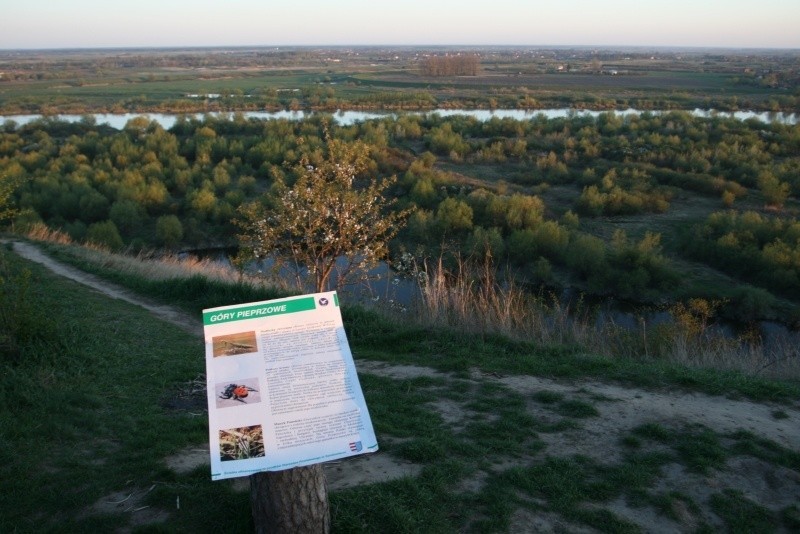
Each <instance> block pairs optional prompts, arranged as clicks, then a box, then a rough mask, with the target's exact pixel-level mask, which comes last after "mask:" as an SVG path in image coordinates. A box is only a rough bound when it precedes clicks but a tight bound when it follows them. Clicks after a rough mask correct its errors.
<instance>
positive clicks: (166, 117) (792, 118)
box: [0, 108, 800, 130]
mask: <svg viewBox="0 0 800 534" xmlns="http://www.w3.org/2000/svg"><path fill="white" fill-rule="evenodd" d="M670 111H679V110H646V111H645V110H639V109H633V108H629V109H624V110H616V111H593V110H579V109H573V108H552V109H532V110H526V109H495V110H488V109H435V110H431V111H426V112H415V111H414V112H404V114H406V115H427V114H433V113H436V114H438V115H440V116H442V117H472V118H474V119H476V120H479V121H482V122H485V121H489V120H491V119H493V118H497V119H513V120H520V121H524V120H531V119H534V118H537V117H544V118H546V119H559V118H568V117H597V116H599V115H601V114H603V113H614V114H616V115H619V116H628V115H641V114H643V113H650V114H653V115H659V114H663V113H668V112H670ZM683 111H686V112H688V113H690V114H691V115H692V116H694V117H702V118H710V117H723V118H733V119H737V120H748V119H755V120H759V121H761V122H764V123H780V124H788V125H795V124H797V122H798V118H800V117H798V115H797V114H796V113H783V112H769V111H730V112H727V111H726V112H723V111H715V110H705V109H694V110H683ZM318 114H320V113H318V112H307V111H288V110H284V111H274V112H272V111H245V112H241V115H242V116H244V117H245V118H247V119H261V120H274V119H286V120H303V119H305V118H309V117H313V116H315V115H318ZM233 115H234V113H230V112H217V113H187V114H173V113H96V114H84V115H52V116H49V117H50V118H52V119H58V120H63V121H67V122H80V121H81V120H83V119H84V118H85V117H93V118H94V120H95V122H96V123H97V124H108V125H109V126H111V127H112V128H116V129H118V130H121V129H122V128H124V127H125V124H127V122H128V121H129V120H131V119H133V118H136V117H147V118H148V119H150V120H153V121H156V122H158V123H159V124H160V125H161V126H162V127H163V128H164V129H166V130H169V129H170V128H172V127H173V126H174V125H175V123H176V122H177V121H178V119H179V118H180V117H189V118H196V119H202V118H203V117H204V116H211V117H232V116H233ZM328 115H329V114H328ZM332 115H333V118H334V121H336V123H337V124H339V125H341V126H350V125H352V124H355V123H359V122H364V121H368V120H373V119H381V118H386V117H389V118H393V117H397V116H398V114H397V113H393V112H380V111H352V110H348V111H338V112H336V113H333V114H332ZM41 118H42V115H0V123H5V122H7V121H14V122H15V123H16V124H17V125H19V126H23V125H25V124H28V123H31V122H33V121H36V120H39V119H41Z"/></svg>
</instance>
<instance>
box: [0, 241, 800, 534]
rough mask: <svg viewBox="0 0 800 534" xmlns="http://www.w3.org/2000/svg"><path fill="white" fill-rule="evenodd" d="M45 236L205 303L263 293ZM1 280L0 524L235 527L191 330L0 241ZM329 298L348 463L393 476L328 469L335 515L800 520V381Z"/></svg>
mask: <svg viewBox="0 0 800 534" xmlns="http://www.w3.org/2000/svg"><path fill="white" fill-rule="evenodd" d="M53 250H55V248H54V249H53ZM58 255H59V257H61V258H62V259H68V258H70V261H71V262H73V263H76V264H77V263H80V264H81V265H82V266H83V268H85V269H90V270H93V271H95V272H96V273H98V274H101V275H102V276H104V277H106V278H109V279H114V280H115V281H116V282H117V283H120V284H124V285H126V286H127V287H129V288H132V289H135V291H136V292H137V293H139V294H142V295H146V296H149V297H150V298H152V299H159V300H161V301H162V302H167V303H170V304H172V305H174V306H177V307H180V308H182V309H183V310H185V311H186V312H188V313H190V314H192V315H193V316H195V317H197V318H198V322H199V317H200V314H199V311H200V310H201V309H202V308H204V307H209V306H216V305H223V304H233V303H235V302H246V301H250V300H260V299H264V298H272V297H274V296H277V295H278V293H277V292H274V291H265V290H262V289H253V288H252V287H251V286H249V285H246V284H243V283H238V284H237V283H230V282H221V281H218V280H211V279H208V278H204V277H200V276H193V277H190V278H186V279H174V278H173V279H168V280H164V279H161V280H158V279H156V278H153V277H144V276H142V275H139V274H135V273H133V272H132V271H127V272H126V273H124V274H121V273H120V271H119V268H118V267H117V263H115V262H114V261H112V260H110V259H109V258H106V259H104V260H103V261H102V263H92V262H90V261H89V259H90V258H91V257H92V256H90V255H86V254H85V253H84V252H83V251H80V250H77V249H71V248H69V247H60V248H58ZM119 263H122V260H119ZM0 279H2V281H3V284H2V285H0V298H2V299H3V302H2V304H3V306H2V310H3V312H2V315H1V316H0V318H1V319H2V321H0V326H2V328H3V330H2V331H0V334H2V336H3V337H0V348H2V353H0V366H2V369H3V375H2V379H0V399H2V401H3V407H4V408H3V410H2V411H0V451H2V452H0V454H2V457H0V460H2V461H0V480H2V481H3V482H2V484H3V491H2V492H0V531H3V532H14V531H19V532H26V531H34V530H36V531H37V532H41V531H52V532H61V531H63V532H76V531H89V530H100V531H114V530H126V529H130V530H133V531H141V532H159V531H169V532H174V531H187V532H212V531H216V532H218V531H220V530H224V531H226V532H247V531H248V530H249V529H250V528H251V525H250V519H249V513H250V511H249V502H248V495H247V493H246V486H244V487H243V486H242V484H241V482H236V481H224V482H215V483H212V482H211V481H210V476H209V471H208V465H207V463H204V462H203V457H204V454H205V455H207V452H204V450H203V448H204V447H207V421H206V415H205V390H204V385H203V384H204V383H203V381H202V376H201V374H202V373H203V371H204V355H203V347H202V342H201V341H200V340H199V339H196V338H193V337H192V336H190V335H189V334H186V333H184V332H183V331H182V330H180V329H178V328H177V327H174V326H172V325H171V324H168V323H167V322H165V321H164V320H163V319H161V318H159V317H158V316H155V315H152V314H150V313H148V312H147V311H145V310H143V309H142V308H139V307H137V306H133V305H130V304H127V303H125V302H122V301H119V300H115V299H110V298H107V297H105V296H103V295H102V294H100V293H98V292H96V291H94V290H89V289H87V288H85V287H83V286H81V285H78V284H76V283H74V282H71V281H67V280H64V279H63V278H61V277H58V276H56V275H54V274H52V273H50V272H49V271H47V270H45V269H44V268H43V267H41V266H39V265H37V264H34V263H31V262H28V261H25V260H22V259H20V258H19V257H18V256H17V255H15V254H13V253H12V252H11V251H10V250H8V249H2V250H0ZM345 304H346V303H345ZM343 311H344V321H345V327H346V330H347V334H348V338H349V340H350V344H351V347H352V349H353V353H354V356H355V358H356V365H357V367H358V369H359V375H360V379H361V384H362V387H363V389H364V393H365V396H366V399H367V404H368V407H369V409H370V413H371V417H372V420H373V424H374V426H375V429H376V432H377V435H378V441H379V444H380V446H381V451H380V452H379V453H377V454H376V455H374V456H372V457H371V458H370V457H365V458H364V460H366V461H365V462H364V461H362V463H361V464H358V467H359V468H361V467H363V466H364V465H369V463H370V462H372V463H373V464H377V463H379V462H382V463H381V465H394V466H398V465H402V466H404V468H405V473H406V476H403V477H400V478H392V477H390V476H389V475H385V476H383V475H381V474H380V473H378V474H377V476H374V477H373V478H372V479H370V480H368V481H367V483H362V484H359V485H353V486H351V487H343V486H338V487H334V489H333V492H332V497H331V503H332V513H333V525H334V530H335V531H337V532H457V531H475V532H487V531H489V532H491V531H519V530H521V529H528V530H534V531H537V530H548V529H550V530H556V531H558V530H565V531H575V530H576V529H580V528H584V529H585V528H588V529H590V530H591V531H594V530H596V531H603V532H640V531H641V532H643V531H650V530H652V529H653V528H656V527H658V528H664V529H666V530H675V531H686V532H711V531H714V532H716V531H725V530H726V529H727V530H730V531H733V532H741V531H747V532H782V531H791V530H796V529H798V528H800V509H798V507H797V504H796V503H797V502H798V499H800V436H798V431H797V428H798V426H799V425H798V424H797V421H798V420H800V410H798V400H800V384H798V383H796V382H789V381H777V380H767V379H764V378H758V377H753V376H748V375H745V374H742V373H738V372H734V371H717V370H713V369H697V368H695V369H689V368H686V367H681V366H678V365H675V364H669V363H666V362H659V361H652V360H650V361H645V360H643V359H638V360H637V359H633V358H619V357H616V358H615V357H600V356H596V355H593V354H592V353H589V352H587V351H586V350H585V349H584V348H582V347H581V346H578V345H574V344H570V345H565V344H558V343H551V344H542V343H536V342H531V341H525V340H512V339H510V338H508V337H503V336H500V335H496V334H488V333H484V334H470V333H466V332H463V331H456V330H451V329H442V328H434V327H431V326H426V325H424V324H417V323H414V322H411V321H408V320H406V321H399V320H397V318H396V317H387V316H385V315H383V314H380V313H377V312H376V311H371V310H366V309H363V308H361V307H356V306H345V308H344V310H343ZM733 398H735V399H736V400H734V399H733ZM198 451H199V452H198ZM356 467H357V465H356V464H353V463H348V462H343V463H341V464H337V465H333V466H329V472H330V473H331V479H332V480H335V478H336V477H335V475H336V472H337V471H338V472H345V473H347V472H348V471H354V470H355V469H356ZM742 529H744V530H742Z"/></svg>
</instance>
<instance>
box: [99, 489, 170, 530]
mask: <svg viewBox="0 0 800 534" xmlns="http://www.w3.org/2000/svg"><path fill="white" fill-rule="evenodd" d="M153 489H155V485H153V486H151V487H150V488H147V489H142V488H134V489H130V490H122V491H115V492H114V493H111V494H109V495H105V496H103V497H101V498H99V499H98V500H97V501H96V502H95V503H94V504H92V505H91V506H90V507H89V508H88V509H87V510H86V513H87V514H90V515H91V514H127V515H128V525H127V526H126V527H124V528H121V529H118V530H117V531H116V532H117V533H120V534H124V533H127V532H131V531H132V530H133V529H135V528H136V527H140V526H145V525H154V524H157V523H163V522H164V521H166V520H167V519H169V512H167V511H165V510H161V509H158V508H153V507H151V506H148V505H145V504H143V501H144V498H145V497H146V496H147V494H148V493H150V492H151V491H153Z"/></svg>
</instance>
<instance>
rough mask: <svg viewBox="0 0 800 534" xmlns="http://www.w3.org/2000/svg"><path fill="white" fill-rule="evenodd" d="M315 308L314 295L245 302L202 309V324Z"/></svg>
mask: <svg viewBox="0 0 800 534" xmlns="http://www.w3.org/2000/svg"><path fill="white" fill-rule="evenodd" d="M313 309H315V304H314V297H303V298H299V299H294V300H284V301H279V302H262V303H260V304H245V305H243V306H241V307H238V308H225V309H223V310H214V311H203V324H204V325H210V324H219V323H229V322H231V321H243V320H245V319H256V318H258V317H269V316H270V315H283V314H285V313H297V312H302V311H309V310H313Z"/></svg>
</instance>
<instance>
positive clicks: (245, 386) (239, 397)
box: [214, 377, 261, 408]
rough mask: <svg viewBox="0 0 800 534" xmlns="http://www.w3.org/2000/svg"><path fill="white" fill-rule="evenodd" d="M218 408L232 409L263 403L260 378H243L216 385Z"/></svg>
mask: <svg viewBox="0 0 800 534" xmlns="http://www.w3.org/2000/svg"><path fill="white" fill-rule="evenodd" d="M214 391H215V392H216V394H217V395H216V399H217V408H230V407H232V406H242V405H246V404H256V403H259V402H261V393H260V391H259V387H258V378H255V377H253V378H243V379H239V380H235V381H233V380H231V381H228V382H220V383H218V384H216V385H215V387H214Z"/></svg>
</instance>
